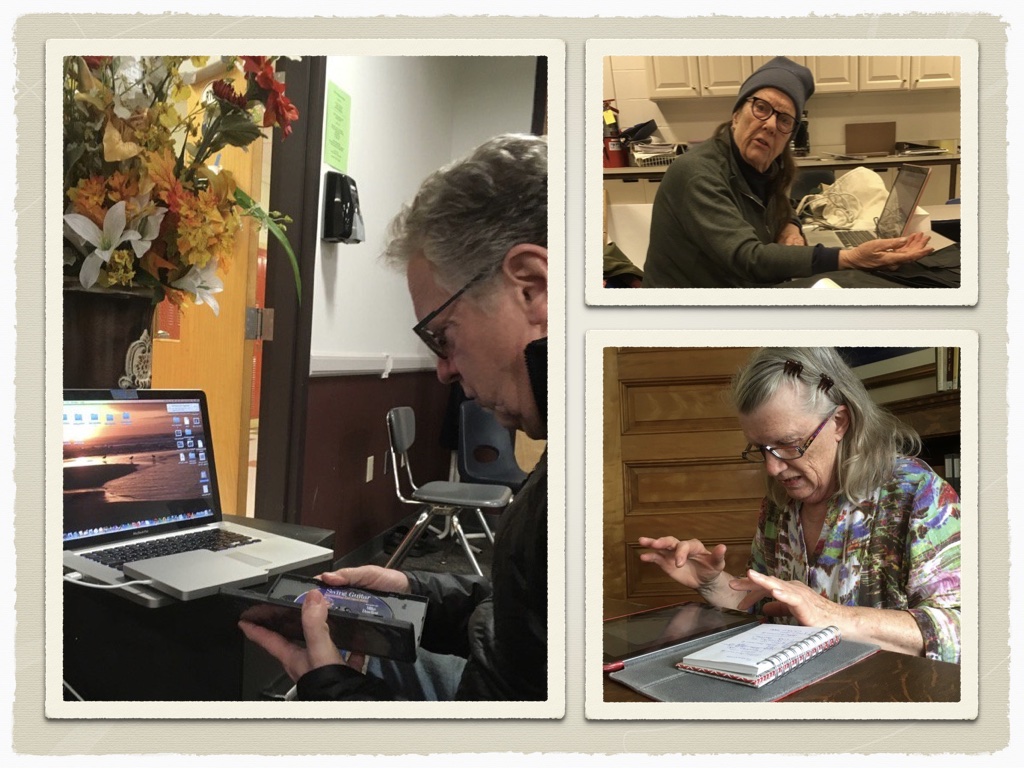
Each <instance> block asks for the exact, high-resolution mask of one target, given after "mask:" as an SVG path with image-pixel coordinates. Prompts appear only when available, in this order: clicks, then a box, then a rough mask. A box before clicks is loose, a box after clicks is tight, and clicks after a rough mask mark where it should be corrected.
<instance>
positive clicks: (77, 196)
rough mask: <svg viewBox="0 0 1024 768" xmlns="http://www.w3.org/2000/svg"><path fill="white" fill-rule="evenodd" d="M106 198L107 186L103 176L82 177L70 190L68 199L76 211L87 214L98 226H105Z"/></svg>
mask: <svg viewBox="0 0 1024 768" xmlns="http://www.w3.org/2000/svg"><path fill="white" fill-rule="evenodd" d="M106 198H107V187H106V184H105V183H104V181H103V177H102V176H90V177H89V178H87V179H82V180H81V181H79V182H78V185H77V186H75V187H74V188H73V189H69V190H68V199H69V200H70V201H71V205H72V209H73V210H74V212H75V213H80V214H82V215H83V216H86V217H87V218H89V219H90V220H91V221H92V223H93V224H95V225H96V226H97V227H102V226H103V219H104V218H105V217H106V215H107V211H106V208H104V206H103V204H104V202H105V201H106Z"/></svg>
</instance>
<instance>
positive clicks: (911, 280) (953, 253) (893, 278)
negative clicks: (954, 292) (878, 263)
mask: <svg viewBox="0 0 1024 768" xmlns="http://www.w3.org/2000/svg"><path fill="white" fill-rule="evenodd" d="M825 278H828V279H830V280H832V281H833V282H835V283H837V284H838V285H839V286H840V287H841V288H959V287H960V246H958V245H951V246H949V247H947V248H943V249H942V250H941V251H936V252H935V253H932V254H929V255H928V256H925V257H924V258H923V259H920V260H919V261H916V262H909V263H907V264H901V265H900V266H899V268H898V269H896V270H893V271H891V272H889V271H883V270H879V271H877V272H866V271H864V270H861V269H843V270H840V271H837V272H823V273H821V274H818V275H812V276H811V277H801V278H797V279H796V280H788V281H786V282H784V283H779V285H777V286H776V287H777V288H810V287H811V286H812V285H814V284H815V283H816V282H818V281H819V280H823V279H825Z"/></svg>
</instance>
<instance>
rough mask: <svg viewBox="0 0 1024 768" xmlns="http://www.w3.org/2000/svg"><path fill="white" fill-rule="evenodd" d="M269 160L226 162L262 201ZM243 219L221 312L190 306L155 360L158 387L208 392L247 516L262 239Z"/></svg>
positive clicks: (230, 156)
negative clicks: (253, 326)
mask: <svg viewBox="0 0 1024 768" xmlns="http://www.w3.org/2000/svg"><path fill="white" fill-rule="evenodd" d="M204 86H205V83H204V84H197V85H196V86H194V87H193V100H195V101H198V99H199V98H200V96H201V93H202V88H203V87H204ZM191 101H192V100H190V102H191ZM262 158H263V142H262V141H255V142H253V144H252V145H250V146H249V147H248V150H247V151H243V150H241V149H239V148H237V147H225V148H224V149H223V150H222V151H221V153H220V155H219V162H220V166H221V168H222V169H224V170H227V171H231V173H232V174H234V177H235V181H236V182H237V183H238V185H239V187H241V188H242V189H243V190H245V191H246V192H248V193H249V194H250V195H251V196H253V197H254V198H255V199H259V197H260V180H261V176H262V165H263V159H262ZM242 221H243V226H242V228H241V229H240V230H239V231H238V233H237V235H236V240H235V252H234V255H233V257H232V261H231V265H230V268H229V269H228V270H227V271H226V273H224V274H222V277H223V280H224V290H223V291H222V292H221V293H218V294H215V298H216V299H217V302H218V304H219V305H220V314H219V315H214V314H213V312H212V310H211V309H210V308H209V307H208V306H206V305H202V306H191V307H188V308H187V309H185V310H184V311H182V312H181V314H180V318H179V323H180V329H179V331H178V338H176V339H173V338H171V339H167V338H159V337H158V338H155V339H154V341H153V361H152V365H153V387H154V388H160V389H164V388H179V387H180V388H189V389H202V390H204V391H205V392H206V397H207V400H208V402H209V408H210V422H211V431H212V432H213V451H214V460H215V462H216V467H217V478H218V480H219V486H220V499H221V506H222V509H223V511H224V512H225V513H226V514H239V515H244V514H245V512H246V505H245V501H246V498H245V497H246V491H247V481H248V463H249V412H250V405H249V404H250V397H251V382H252V364H253V342H252V341H247V340H246V339H245V308H246V307H247V306H251V305H253V304H254V302H255V297H256V252H257V246H258V236H259V227H258V226H256V225H255V224H254V223H253V222H252V220H251V219H248V218H244V219H243V220H242Z"/></svg>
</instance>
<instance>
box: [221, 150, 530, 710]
mask: <svg viewBox="0 0 1024 768" xmlns="http://www.w3.org/2000/svg"><path fill="white" fill-rule="evenodd" d="M389 234H390V240H389V243H388V246H387V248H386V251H385V258H386V259H387V260H388V261H389V262H390V263H391V264H393V265H395V266H398V267H401V268H403V269H404V270H405V273H406V278H407V282H408V286H409V293H410V296H411V298H412V303H413V308H414V310H415V314H416V317H417V319H418V320H419V322H417V324H416V325H415V327H414V328H413V331H414V332H415V333H416V334H417V335H418V336H419V337H420V338H421V339H422V340H423V341H424V343H425V344H426V345H427V346H428V347H429V348H430V349H431V351H432V352H434V354H435V355H437V375H438V378H439V379H440V380H441V381H442V382H445V383H455V382H458V383H459V384H460V385H461V386H462V388H463V390H464V391H465V393H466V395H467V396H468V397H470V398H475V399H476V400H477V401H478V402H479V403H480V404H481V405H483V406H484V407H486V408H488V409H489V410H491V411H493V413H494V414H495V415H496V416H497V418H498V420H499V421H500V422H501V423H502V424H504V425H505V426H507V427H510V428H514V429H520V430H522V431H523V432H525V433H526V434H527V435H529V436H530V437H532V438H535V439H545V438H546V437H547V284H548V283H547V269H548V262H547V143H546V141H545V140H544V139H543V138H539V137H536V136H527V135H516V134H509V135H503V136H498V137H496V138H494V139H491V140H490V141H488V142H486V143H485V144H483V145H481V146H480V147H478V148H477V149H476V150H475V151H474V152H472V153H471V154H470V155H469V156H467V157H465V158H463V159H461V160H458V161H456V162H454V163H452V164H451V165H448V166H446V167H444V168H442V169H441V170H439V171H437V172H435V173H434V174H432V175H431V176H430V177H428V178H427V179H426V181H424V182H423V184H422V186H421V187H420V190H419V192H418V193H417V195H416V198H415V199H414V200H413V202H412V203H411V204H410V205H408V206H406V207H405V208H404V209H403V210H402V212H401V213H400V214H399V215H398V216H397V217H396V218H395V219H394V221H393V222H392V224H391V230H390V233H389ZM320 579H321V580H322V581H323V582H325V583H326V584H327V585H330V586H357V587H364V588H367V589H376V590H382V591H387V592H399V593H413V594H418V595H424V596H426V597H428V598H429V600H430V603H429V608H428V611H427V618H426V623H425V625H424V628H423V637H422V641H421V644H420V645H421V647H420V652H419V658H418V660H417V662H416V664H414V665H404V664H400V663H397V662H383V661H381V660H377V659H371V660H366V659H364V658H363V657H362V656H361V655H360V654H352V655H344V654H342V653H341V652H339V650H338V649H337V648H336V647H335V646H334V644H333V643H332V642H331V639H330V635H329V633H328V629H327V623H326V617H327V602H326V599H325V598H324V597H323V596H321V595H320V593H319V592H317V591H316V590H314V591H312V592H310V593H309V595H308V596H307V598H306V600H305V602H304V603H303V607H302V624H303V632H304V634H305V638H306V645H305V647H300V646H298V645H295V644H293V643H290V642H288V641H287V640H285V639H284V638H283V637H281V636H280V635H278V634H276V633H274V632H271V631H270V630H268V629H265V628H263V627H260V626H257V625H255V624H252V623H250V622H246V621H242V622H240V626H241V628H242V630H243V631H244V632H245V634H246V636H247V637H249V639H251V640H253V641H254V642H256V643H257V644H259V645H261V646H262V647H263V648H264V649H266V650H267V651H268V652H269V653H270V654H271V655H273V656H275V657H276V658H277V659H278V660H279V661H281V663H282V664H283V666H284V668H285V670H286V671H287V672H288V674H289V675H290V676H291V677H292V679H293V680H296V681H297V684H296V691H297V696H298V698H300V699H352V700H365V699H375V700H391V699H462V700H499V701H506V700H507V701H511V700H544V699H546V698H547V454H546V452H545V454H544V456H542V457H541V459H540V461H539V463H538V464H537V467H536V468H535V469H534V471H533V472H532V473H531V474H530V477H529V478H528V479H527V481H526V483H525V484H524V486H523V487H522V489H521V490H520V491H519V492H518V493H517V494H516V496H515V499H514V500H513V502H512V504H511V505H509V507H508V508H507V509H506V510H505V511H504V512H503V514H502V521H501V526H500V527H499V530H498V532H497V534H496V536H495V540H494V558H493V566H492V573H491V579H490V581H488V580H486V579H483V578H481V577H476V576H462V575H457V574H450V573H428V572H416V571H404V572H403V571H396V570H389V569H385V568H380V567H378V566H373V565H366V566H360V567H357V568H343V569H341V570H338V571H334V572H331V573H324V574H321V576H320Z"/></svg>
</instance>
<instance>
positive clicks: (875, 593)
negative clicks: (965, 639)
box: [750, 459, 960, 662]
mask: <svg viewBox="0 0 1024 768" xmlns="http://www.w3.org/2000/svg"><path fill="white" fill-rule="evenodd" d="M750 567H751V568H752V569H754V570H756V571H759V572H761V573H766V574H770V575H772V576H776V577H778V578H781V579H786V580H799V581H803V582H804V583H806V584H807V585H808V586H810V587H811V588H812V589H814V590H815V591H817V592H818V593H819V594H820V595H822V596H824V597H827V598H828V599H829V600H832V601H834V602H837V603H839V604H841V605H850V606H861V607H867V608H882V609H888V610H901V611H907V612H909V613H910V614H911V615H912V616H913V617H914V620H915V621H916V622H917V625H918V627H919V628H920V630H921V635H922V637H923V638H924V650H925V655H926V656H928V657H929V658H932V659H938V660H941V661H950V662H959V661H960V500H959V498H958V497H957V495H956V492H955V491H954V490H953V489H952V487H950V486H949V485H948V484H947V483H946V482H944V481H943V480H942V479H941V478H940V477H938V475H936V474H935V473H934V472H932V471H931V469H930V468H929V467H928V466H926V465H925V464H923V463H922V462H920V461H918V460H917V459H901V460H900V461H899V462H898V464H897V467H896V471H895V473H894V475H893V479H892V480H891V481H890V482H888V483H886V484H885V485H884V486H883V487H881V488H879V489H878V490H877V491H876V492H875V493H874V494H873V495H872V496H871V497H870V498H868V499H866V500H863V501H860V502H853V501H850V500H848V499H845V498H837V499H835V500H834V501H833V502H832V505H831V506H830V508H829V511H828V516H827V518H826V521H825V526H824V528H823V529H822V532H821V536H820V538H819V541H818V545H817V547H816V549H815V550H814V552H810V553H808V552H807V551H806V548H805V546H804V541H803V533H802V530H801V528H800V516H799V507H798V506H797V505H796V504H795V503H794V504H789V505H787V506H786V507H785V508H779V507H776V506H775V505H773V504H771V503H769V502H768V501H767V500H765V502H763V503H762V506H761V514H760V517H759V520H758V528H757V533H756V534H755V536H754V541H753V545H752V550H751V558H750Z"/></svg>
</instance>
